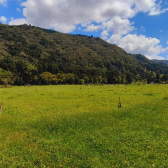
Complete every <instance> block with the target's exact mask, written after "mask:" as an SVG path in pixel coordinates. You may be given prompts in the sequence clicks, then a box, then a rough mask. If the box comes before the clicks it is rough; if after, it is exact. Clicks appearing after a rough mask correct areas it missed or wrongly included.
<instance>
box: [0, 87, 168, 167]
mask: <svg viewBox="0 0 168 168" xmlns="http://www.w3.org/2000/svg"><path fill="white" fill-rule="evenodd" d="M167 87H168V86H167V85H104V86H90V85H88V86H79V85H76V86H75V85H62V86H61V85H57V86H32V87H12V88H0V103H3V111H2V114H1V117H0V167H2V168H3V167H167V166H168V161H167V157H168V154H167V151H168V147H167V143H168V140H167V139H168V130H167V129H168V128H167V123H168V112H167V109H168V102H167V101H168V99H167V97H168V91H167ZM119 97H120V98H121V99H120V100H121V103H122V107H121V108H118V103H119Z"/></svg>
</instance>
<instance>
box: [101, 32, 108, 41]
mask: <svg viewBox="0 0 168 168" xmlns="http://www.w3.org/2000/svg"><path fill="white" fill-rule="evenodd" d="M108 36H109V33H108V31H107V30H103V32H102V33H101V38H102V39H104V40H106V39H107V38H108Z"/></svg>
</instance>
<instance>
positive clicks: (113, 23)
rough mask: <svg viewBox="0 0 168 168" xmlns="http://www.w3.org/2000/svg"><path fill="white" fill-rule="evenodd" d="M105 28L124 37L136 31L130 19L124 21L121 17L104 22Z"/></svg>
mask: <svg viewBox="0 0 168 168" xmlns="http://www.w3.org/2000/svg"><path fill="white" fill-rule="evenodd" d="M103 27H104V28H106V29H107V30H108V31H112V32H113V34H119V35H124V34H127V33H129V32H130V31H133V30H134V27H133V26H132V23H130V21H129V20H128V19H122V18H121V17H119V16H115V17H114V18H112V19H111V20H109V21H107V22H104V23H103Z"/></svg>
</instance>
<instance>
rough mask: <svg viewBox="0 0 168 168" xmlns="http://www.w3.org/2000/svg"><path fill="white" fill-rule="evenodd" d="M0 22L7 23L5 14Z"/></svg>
mask: <svg viewBox="0 0 168 168" xmlns="http://www.w3.org/2000/svg"><path fill="white" fill-rule="evenodd" d="M0 22H2V23H4V24H5V23H7V18H6V17H5V16H1V17H0Z"/></svg>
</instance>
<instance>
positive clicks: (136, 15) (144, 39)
mask: <svg viewBox="0 0 168 168" xmlns="http://www.w3.org/2000/svg"><path fill="white" fill-rule="evenodd" d="M167 18H168V0H0V22H1V23H3V24H9V25H19V24H24V23H27V24H31V25H34V26H39V27H43V28H49V29H54V30H56V31H59V32H63V33H71V34H85V35H93V36H94V37H101V38H102V39H104V40H106V41H107V42H109V43H112V44H117V45H118V46H119V47H121V48H123V49H124V50H125V51H127V52H129V53H133V54H143V55H145V56H146V57H147V58H149V59H168V22H167Z"/></svg>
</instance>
